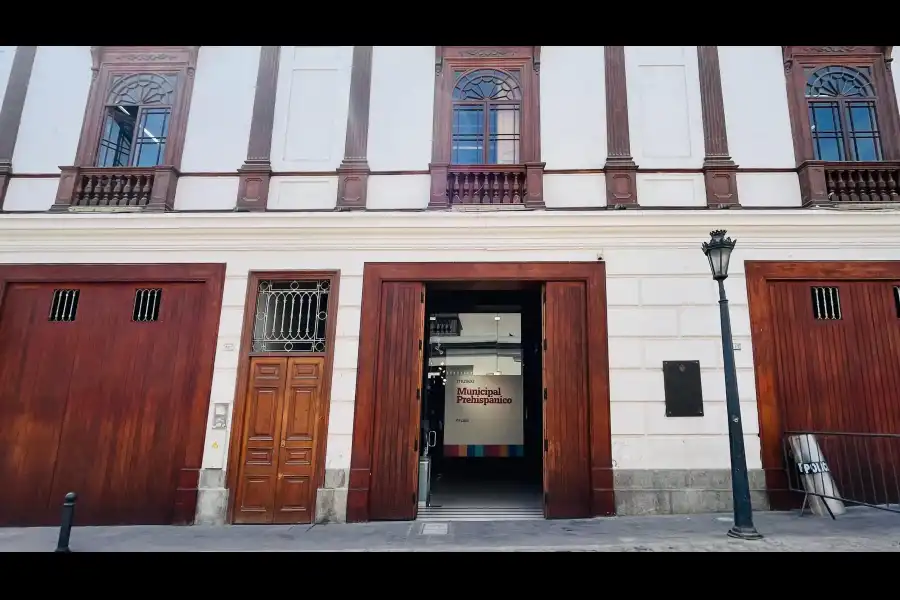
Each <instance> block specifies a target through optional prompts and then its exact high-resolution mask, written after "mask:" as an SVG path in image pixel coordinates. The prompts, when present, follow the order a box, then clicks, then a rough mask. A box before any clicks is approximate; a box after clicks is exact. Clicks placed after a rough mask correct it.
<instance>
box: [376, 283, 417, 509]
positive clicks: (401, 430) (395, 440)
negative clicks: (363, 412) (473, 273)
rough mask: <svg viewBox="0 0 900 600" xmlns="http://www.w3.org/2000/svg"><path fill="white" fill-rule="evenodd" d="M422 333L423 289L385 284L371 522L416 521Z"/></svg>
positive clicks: (406, 285) (382, 292)
mask: <svg viewBox="0 0 900 600" xmlns="http://www.w3.org/2000/svg"><path fill="white" fill-rule="evenodd" d="M424 330H425V285H424V284H423V283H419V282H395V281H386V282H384V283H383V284H382V290H381V315H380V319H379V328H378V336H379V340H378V356H377V361H378V364H377V365H376V368H375V428H374V432H373V441H372V476H371V477H372V479H371V483H370V492H369V518H370V519H371V520H407V519H414V518H415V517H416V506H417V501H416V490H417V488H418V470H419V413H420V407H421V402H422V387H421V386H422V363H423V354H422V352H423V345H424V343H423V337H424Z"/></svg>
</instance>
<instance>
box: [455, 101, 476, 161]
mask: <svg viewBox="0 0 900 600" xmlns="http://www.w3.org/2000/svg"><path fill="white" fill-rule="evenodd" d="M451 149H452V152H451V156H450V161H451V162H452V163H453V164H457V165H478V164H481V163H483V162H484V107H482V106H469V105H457V106H454V107H453V142H452V148H451Z"/></svg>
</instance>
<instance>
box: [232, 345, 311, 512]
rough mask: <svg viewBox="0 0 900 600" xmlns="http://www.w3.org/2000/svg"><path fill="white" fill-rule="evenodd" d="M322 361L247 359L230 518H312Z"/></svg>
mask: <svg viewBox="0 0 900 600" xmlns="http://www.w3.org/2000/svg"><path fill="white" fill-rule="evenodd" d="M324 366H325V359H324V358H323V357H319V356H310V357H305V356H297V357H290V358H287V357H258V358H253V359H251V361H250V382H249V385H248V386H247V400H246V408H245V413H244V415H245V417H244V424H243V429H242V435H243V447H242V448H241V454H240V456H241V466H240V473H239V475H238V484H237V490H236V492H235V493H236V500H235V505H234V506H235V511H234V522H235V523H310V522H312V519H313V507H314V506H315V500H316V481H317V478H316V464H317V457H316V440H317V436H318V435H319V431H320V430H321V427H320V425H319V424H320V423H321V421H322V419H323V418H324V415H323V414H322V411H323V402H322V400H323V398H322V383H323V375H324V373H323V372H324Z"/></svg>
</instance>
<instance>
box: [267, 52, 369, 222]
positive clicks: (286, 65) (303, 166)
mask: <svg viewBox="0 0 900 600" xmlns="http://www.w3.org/2000/svg"><path fill="white" fill-rule="evenodd" d="M352 64H353V47H352V46H283V47H282V48H281V58H280V63H279V68H278V88H277V92H276V93H277V96H276V100H275V126H274V131H273V132H272V169H273V170H275V171H289V172H307V173H308V172H319V173H322V172H328V171H334V170H335V169H337V168H338V166H340V164H341V160H342V159H343V158H344V141H345V136H346V133H347V111H348V109H349V103H350V69H351V67H352ZM336 202H337V177H321V176H313V177H310V176H285V177H275V178H273V179H272V181H271V183H270V188H269V208H270V209H273V210H298V209H304V210H310V209H312V210H316V209H319V210H324V209H331V208H334V206H335V204H336Z"/></svg>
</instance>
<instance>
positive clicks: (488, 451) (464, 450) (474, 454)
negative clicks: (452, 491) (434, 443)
mask: <svg viewBox="0 0 900 600" xmlns="http://www.w3.org/2000/svg"><path fill="white" fill-rule="evenodd" d="M444 456H446V457H448V458H512V457H521V456H525V446H521V445H518V446H510V445H502V446H482V445H471V446H444Z"/></svg>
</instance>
